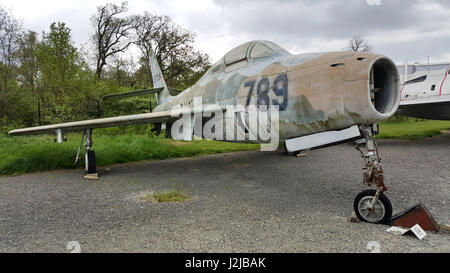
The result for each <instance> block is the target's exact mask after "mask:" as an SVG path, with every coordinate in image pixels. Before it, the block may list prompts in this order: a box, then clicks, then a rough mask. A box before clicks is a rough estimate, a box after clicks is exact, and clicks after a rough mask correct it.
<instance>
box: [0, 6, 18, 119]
mask: <svg viewBox="0 0 450 273" xmlns="http://www.w3.org/2000/svg"><path fill="white" fill-rule="evenodd" d="M21 28H22V25H21V22H20V21H19V20H17V19H16V18H14V17H13V16H12V15H11V14H10V13H9V12H8V11H6V10H5V9H4V8H2V7H1V6H0V118H2V117H4V116H6V115H7V114H8V112H9V111H8V105H9V104H10V97H11V93H10V92H9V85H10V84H13V85H14V83H13V82H14V80H15V76H16V74H15V73H16V71H15V70H16V68H17V65H18V61H17V57H16V53H17V49H18V43H17V39H18V37H19V36H20V31H21Z"/></svg>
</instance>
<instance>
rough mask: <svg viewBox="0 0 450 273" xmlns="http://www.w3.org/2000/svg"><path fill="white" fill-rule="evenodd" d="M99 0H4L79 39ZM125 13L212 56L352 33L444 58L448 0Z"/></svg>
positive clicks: (229, 2)
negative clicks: (148, 19)
mask: <svg viewBox="0 0 450 273" xmlns="http://www.w3.org/2000/svg"><path fill="white" fill-rule="evenodd" d="M106 2H112V3H120V2H121V1H114V0H111V1H103V0H70V1H62V0H39V1H31V0H29V1H25V0H2V1H1V3H0V5H2V6H3V7H5V8H9V9H11V11H12V13H13V14H14V15H15V16H16V17H17V18H19V19H22V21H23V25H24V27H25V28H26V29H31V30H34V31H37V32H39V33H40V32H42V31H43V30H48V28H49V25H50V23H51V22H53V21H62V22H65V23H66V24H67V25H68V26H69V27H70V28H71V29H72V35H73V40H74V41H75V42H76V44H77V45H80V44H84V43H87V42H88V39H89V35H90V33H92V32H93V29H92V27H91V26H90V23H89V17H90V16H91V15H92V14H93V13H95V11H96V6H98V5H101V4H104V3H106ZM128 4H129V8H130V10H129V12H128V14H137V13H141V12H143V11H144V10H147V11H150V12H151V13H154V14H160V15H168V16H169V17H171V18H172V19H173V20H174V22H176V23H178V24H179V25H181V26H183V27H185V28H188V29H189V30H191V31H193V32H195V33H196V34H197V39H196V46H197V48H199V49H201V50H202V51H204V52H205V53H207V54H209V55H210V57H211V61H212V62H215V61H216V60H218V59H219V58H220V57H222V56H223V55H224V54H225V53H226V52H227V51H228V50H230V49H231V48H233V47H234V46H236V45H239V44H241V43H244V42H246V41H249V40H256V39H264V40H270V41H273V42H275V43H277V44H279V45H280V46H282V47H284V48H285V49H287V50H288V51H290V52H291V53H294V54H297V53H306V52H318V51H338V50H343V49H344V48H345V47H346V46H347V44H348V40H349V39H350V38H351V37H352V36H353V35H354V34H358V33H359V34H361V35H362V36H363V37H365V38H366V39H368V40H369V42H370V44H371V45H372V47H373V49H372V51H373V52H376V53H381V54H385V55H387V56H388V57H390V58H392V59H393V60H394V61H395V62H397V63H404V62H405V61H406V60H408V62H409V63H413V62H421V63H426V62H427V56H429V57H430V62H449V61H450V1H448V0H165V1H160V0H129V1H128Z"/></svg>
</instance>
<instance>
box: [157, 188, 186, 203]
mask: <svg viewBox="0 0 450 273" xmlns="http://www.w3.org/2000/svg"><path fill="white" fill-rule="evenodd" d="M153 198H155V199H156V201H157V202H159V203H162V202H182V201H184V200H187V199H189V196H187V195H185V194H182V193H180V192H179V191H177V190H171V191H169V192H163V193H157V192H155V193H153Z"/></svg>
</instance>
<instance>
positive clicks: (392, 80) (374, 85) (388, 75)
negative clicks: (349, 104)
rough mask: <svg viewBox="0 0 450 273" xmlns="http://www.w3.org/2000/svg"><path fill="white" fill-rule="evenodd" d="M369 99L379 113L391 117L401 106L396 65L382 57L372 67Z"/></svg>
mask: <svg viewBox="0 0 450 273" xmlns="http://www.w3.org/2000/svg"><path fill="white" fill-rule="evenodd" d="M369 73H370V77H369V90H368V91H369V99H370V101H371V103H372V106H373V107H374V108H375V110H376V111H377V113H378V114H379V115H381V116H383V117H389V116H391V115H392V114H394V113H395V112H396V111H397V108H398V106H399V104H400V80H399V75H398V71H397V67H396V66H395V64H394V63H393V62H392V61H391V60H389V59H388V58H385V57H381V58H379V59H377V60H375V61H374V62H373V64H372V65H371V67H370V72H369Z"/></svg>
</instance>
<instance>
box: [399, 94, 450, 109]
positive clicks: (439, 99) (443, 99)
mask: <svg viewBox="0 0 450 273" xmlns="http://www.w3.org/2000/svg"><path fill="white" fill-rule="evenodd" d="M448 102H450V95H442V96H433V97H429V98H418V99H409V100H402V101H400V108H402V107H403V106H409V105H418V104H439V103H448Z"/></svg>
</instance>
